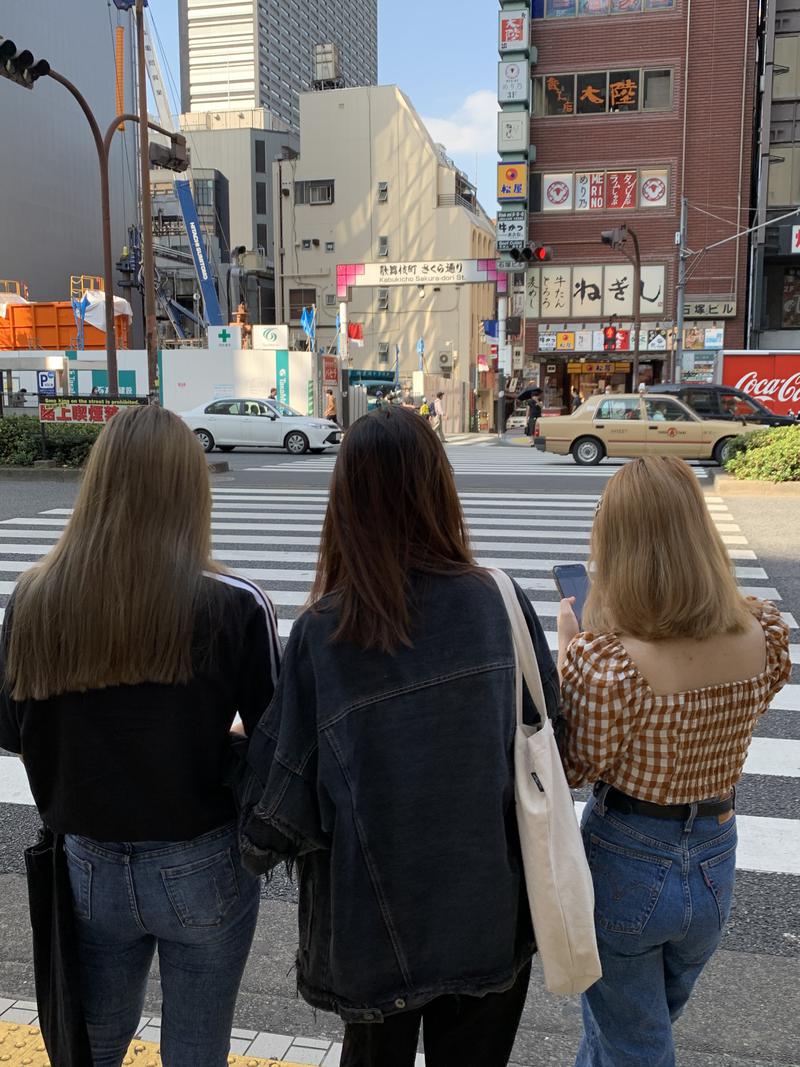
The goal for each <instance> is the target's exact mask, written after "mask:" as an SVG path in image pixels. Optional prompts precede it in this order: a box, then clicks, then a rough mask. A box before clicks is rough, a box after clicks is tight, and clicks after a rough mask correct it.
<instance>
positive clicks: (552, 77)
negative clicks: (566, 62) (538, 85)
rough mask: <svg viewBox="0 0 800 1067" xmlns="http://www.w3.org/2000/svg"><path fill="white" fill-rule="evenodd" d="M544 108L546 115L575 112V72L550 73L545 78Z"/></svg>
mask: <svg viewBox="0 0 800 1067" xmlns="http://www.w3.org/2000/svg"><path fill="white" fill-rule="evenodd" d="M544 108H545V114H546V115H572V114H574V112H575V75H574V74H549V75H548V76H547V77H546V78H545V79H544Z"/></svg>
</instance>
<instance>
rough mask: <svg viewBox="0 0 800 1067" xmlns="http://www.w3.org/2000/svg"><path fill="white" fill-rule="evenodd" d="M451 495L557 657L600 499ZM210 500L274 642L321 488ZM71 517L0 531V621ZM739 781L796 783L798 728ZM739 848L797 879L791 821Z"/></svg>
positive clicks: (756, 819)
mask: <svg viewBox="0 0 800 1067" xmlns="http://www.w3.org/2000/svg"><path fill="white" fill-rule="evenodd" d="M508 451H511V450H508ZM526 458H527V457H526ZM298 462H299V461H298ZM331 462H332V458H331ZM496 464H497V461H496V460H495V465H496ZM537 473H538V471H537ZM560 473H561V474H563V473H564V471H563V470H561V471H560ZM610 473H613V469H611V471H610ZM460 495H461V500H462V504H463V506H464V510H465V514H466V517H467V521H468V523H469V526H470V532H471V535H472V539H473V548H474V550H475V552H476V555H477V558H478V561H479V562H480V563H481V564H482V565H484V566H496V567H500V568H503V569H506V570H508V571H509V572H510V573H511V574H512V575H513V576H514V578H515V579H516V580H517V581H518V582H519V584H520V586H521V587H522V588H523V589H524V590H525V591H526V593H528V595H529V597H530V598H531V603H532V605H533V607H534V608H535V610H536V612H537V613H538V615H539V616H540V618H541V621H542V626H543V628H544V631H545V634H546V637H547V640H548V644H549V645H550V648H551V649H553V650H554V651H555V649H556V647H557V635H556V614H557V611H558V594H557V592H556V587H555V583H554V582H553V579H552V576H551V573H550V572H551V569H552V567H553V566H554V565H555V564H557V563H563V562H565V561H575V562H583V561H585V560H586V556H587V552H588V544H589V531H590V529H591V523H592V519H593V516H594V510H595V508H596V506H597V502H598V500H599V494H598V493H581V494H574V495H572V494H568V493H564V492H559V493H553V494H549V493H525V492H522V493H512V492H508V493H486V492H480V491H475V490H470V491H468V492H463V493H461V494H460ZM213 497H214V512H213V517H212V539H213V546H214V555H215V557H216V558H217V559H218V560H219V561H220V562H222V563H224V564H226V565H228V566H230V567H232V568H233V569H234V570H236V571H237V572H238V573H239V574H241V575H242V576H243V577H246V578H250V579H251V580H253V581H255V582H257V583H258V584H259V585H261V586H262V587H263V588H264V589H265V590H266V591H267V592H268V593H269V594H270V596H271V597H272V600H273V603H274V604H275V607H276V610H277V613H278V617H279V629H280V633H281V636H282V637H284V638H285V637H288V636H289V633H290V632H291V628H292V625H293V623H294V619H295V618H296V617H297V615H298V614H299V613H300V612H301V611H302V610H303V607H304V605H305V604H306V603H307V600H308V596H309V590H310V587H311V583H312V581H313V578H314V567H315V564H316V558H317V549H318V545H319V537H320V530H321V525H322V520H323V516H324V513H325V507H326V505H327V499H328V492H327V490H326V489H272V488H263V487H256V488H252V489H250V488H242V487H229V486H219V487H216V488H215V489H214V491H213ZM706 499H707V504H708V508H709V512H710V514H711V516H712V518H713V521H714V522H715V524H716V526H717V529H718V530H719V532H720V535H721V536H722V538H723V540H724V541H725V542H726V544H727V546H728V551H729V554H730V555H731V557H732V559H733V560H734V566H735V572H736V576H737V579H738V581H739V583H740V588H741V589H742V592H743V593H745V594H746V595H752V596H762V597H765V598H767V599H771V600H774V601H778V602H780V599H781V597H780V590H779V589H778V588H776V586H775V585H773V584H771V583H770V582H769V576H768V572H767V570H766V569H765V568H764V567H762V566H761V565H760V562H759V561H758V560H757V559H756V555H755V553H754V552H753V551H752V550H751V549H749V548H748V547H747V540H746V537H745V536H744V535H743V534H742V532H741V530H740V528H739V526H738V525H737V524H736V522H735V521H734V519H733V517H732V516H731V514H730V512H729V510H728V506H727V504H726V503H725V502H724V501H723V500H722V499H721V498H720V497H716V496H714V495H709V496H708V497H707V498H706ZM70 514H71V512H70V509H68V508H52V509H49V510H47V511H44V512H41V513H40V514H38V515H32V516H19V517H14V518H11V519H6V520H3V521H2V522H0V618H1V617H2V614H3V611H4V607H5V604H6V603H7V600H8V597H9V596H10V595H11V593H12V591H13V587H14V583H15V581H16V579H17V578H18V576H19V575H20V574H21V573H23V572H24V571H25V570H27V569H28V567H30V566H31V565H32V564H34V563H35V562H36V561H37V559H39V558H41V556H42V555H43V554H44V553H46V552H47V551H48V550H49V548H50V547H51V546H52V545H53V544H54V543H55V541H56V540H57V539H58V537H59V536H60V534H61V531H62V530H63V528H64V526H65V524H66V523H67V522H68V521H69V518H70ZM784 618H785V619H786V621H787V623H788V624H789V625H790V626H791V627H792V629H793V638H792V646H791V655H792V662H793V663H795V664H797V665H800V642H798V640H797V636H798V635H797V628H798V627H797V621H796V619H795V618H794V616H793V615H792V614H790V613H788V612H787V613H784ZM773 710H775V711H776V712H789V713H800V685H798V684H792V685H789V686H787V687H786V688H785V689H784V690H783V691H782V692H781V693H780V694H779V695H778V697H777V698H776V700H775V701H774V703H773ZM765 721H766V722H768V719H767V720H765ZM745 772H746V773H747V774H749V775H759V776H763V777H764V778H766V779H770V778H775V777H780V778H782V779H798V778H800V729H799V730H798V739H783V738H770V737H762V736H759V737H756V738H755V739H754V741H753V744H752V747H751V749H750V753H749V755H748V758H747V764H746V768H745ZM0 803H5V804H30V803H31V798H30V793H29V791H28V787H27V780H26V779H25V775H24V769H23V768H22V766H21V764H20V763H19V762H18V761H16V760H12V759H11V758H10V757H0ZM740 841H741V844H740V849H739V866H740V867H742V868H744V869H747V870H755V871H770V872H780V873H782V874H793V875H800V819H784V818H765V817H761V816H756V815H748V814H747V812H746V811H745V812H744V813H743V814H742V815H741V817H740Z"/></svg>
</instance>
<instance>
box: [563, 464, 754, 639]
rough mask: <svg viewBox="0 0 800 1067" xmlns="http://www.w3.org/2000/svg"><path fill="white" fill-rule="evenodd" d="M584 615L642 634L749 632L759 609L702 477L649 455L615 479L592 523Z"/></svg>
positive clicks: (610, 629) (604, 628)
mask: <svg viewBox="0 0 800 1067" xmlns="http://www.w3.org/2000/svg"><path fill="white" fill-rule="evenodd" d="M589 559H590V569H591V572H592V582H591V587H590V591H589V596H588V598H587V601H586V607H585V610H584V613H583V625H584V628H585V629H587V630H591V631H592V632H594V633H626V634H630V635H631V636H633V637H638V638H640V639H642V640H645V641H657V640H662V639H664V638H676V637H683V638H686V637H690V638H697V639H702V638H705V637H711V636H713V635H715V634H724V633H743V632H744V631H745V630H746V629H747V627H748V626H749V625H750V620H751V618H752V614H751V612H750V610H749V608H748V605H747V602H746V601H745V599H744V597H743V596H742V595H741V593H740V592H739V589H738V587H737V585H736V579H735V578H734V572H733V567H732V565H731V562H730V560H729V558H728V553H727V551H726V549H725V546H724V544H723V543H722V538H721V537H720V535H719V533H718V532H717V529H716V527H715V526H714V523H713V521H712V518H711V515H710V514H709V511H708V508H707V507H706V502H705V499H704V498H703V494H702V492H701V490H700V486H699V484H698V481H697V478H696V477H695V475H694V473H693V472H692V470H691V468H690V467H689V466H688V464H686V463H684V461H683V460H681V459H677V458H675V457H656V456H648V457H645V458H642V459H636V460H634V461H633V462H631V463H628V464H626V465H625V466H624V467H622V468H621V469H620V470H619V471H618V472H617V473H616V474H615V475H614V476H613V478H611V479H610V481H609V483H608V485H607V487H606V490H605V492H604V493H603V497H602V501H601V503H600V505H599V507H598V511H597V515H596V517H595V521H594V527H593V529H592V539H591V549H590V555H589Z"/></svg>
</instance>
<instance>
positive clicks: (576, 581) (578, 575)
mask: <svg viewBox="0 0 800 1067" xmlns="http://www.w3.org/2000/svg"><path fill="white" fill-rule="evenodd" d="M553 578H554V579H555V583H556V587H557V589H558V591H559V593H560V594H561V597H562V599H570V598H573V602H572V610H573V611H574V613H575V618H576V619H577V620H578V629H579V630H580V628H581V625H582V615H583V608H584V605H585V604H586V597H587V594H588V592H589V575H588V574H587V572H586V568H585V567H584V565H583V564H582V563H570V564H565V565H560V566H557V567H553Z"/></svg>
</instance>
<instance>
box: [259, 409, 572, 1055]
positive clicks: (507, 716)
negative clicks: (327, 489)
mask: <svg viewBox="0 0 800 1067" xmlns="http://www.w3.org/2000/svg"><path fill="white" fill-rule="evenodd" d="M518 596H519V599H520V603H521V604H522V607H523V610H524V611H525V615H526V618H527V620H528V625H529V627H530V631H531V635H532V637H533V640H534V644H535V647H536V652H537V658H538V661H539V666H540V671H541V674H542V679H543V685H544V692H545V694H546V702H547V707H546V708H539V709H536V708H534V707H533V705H532V704H531V702H530V700H528V702H527V708H526V717H527V719H528V720H529V721H531V722H535V721H537V720H536V716H537V714H538V713H542V714H549V715H551V716H555V715H556V714H557V711H558V683H557V677H556V673H555V667H554V664H553V661H552V658H551V656H550V652H549V650H548V646H547V643H546V640H545V638H544V634H543V632H542V629H541V626H540V624H539V622H538V620H537V618H536V616H535V614H534V613H533V610H532V608H531V605H530V603H529V601H528V599H527V598H526V597H525V595H524V594H523V593H522V592H520V591H518ZM514 677H515V670H514V653H513V645H512V640H511V633H510V627H509V623H508V619H507V616H506V613H505V610H504V607H503V602H502V599H501V597H500V594H499V592H498V590H497V587H496V586H495V584H494V582H493V581H492V580H491V578H490V577H489V576H488V575H486V574H484V573H483V572H481V571H480V569H479V568H478V567H477V565H476V563H475V561H474V559H473V557H472V554H471V552H470V550H469V547H468V543H467V533H466V529H465V524H464V518H463V515H462V512H461V507H460V504H459V500H458V495H457V492H456V487H455V484H454V481H453V476H452V472H451V470H450V467H449V464H448V462H447V457H446V455H445V452H444V449H443V448H442V446H441V444H440V443H439V441H438V440H437V438H436V435H435V434H434V432H433V431H432V430H431V428H430V426H429V425H428V424H427V423H426V422H425V421H424V420H422V419H419V418H417V416H416V414H415V413H414V412H413V411H407V410H405V409H403V408H401V407H389V408H387V409H384V410H381V411H377V412H373V413H372V414H370V415H368V416H365V417H364V418H362V419H360V420H359V421H358V422H357V423H356V424H355V425H354V426H353V427H352V428H351V429H350V430H349V431H348V433H347V435H346V436H345V440H344V444H343V446H342V451H341V454H340V456H339V459H338V462H337V464H336V468H335V470H334V475H333V482H332V485H331V494H330V503H329V507H328V512H327V515H326V519H325V524H324V528H323V533H322V544H321V549H320V561H319V569H318V574H317V580H316V585H315V588H314V591H313V594H312V606H311V608H310V610H308V611H307V612H306V613H305V614H304V615H303V616H301V618H300V619H299V620H298V621H297V623H296V624H295V626H294V628H293V630H292V635H291V638H290V640H289V643H288V646H287V648H286V654H285V658H284V666H283V672H282V674H281V679H280V682H279V685H278V689H277V691H276V694H275V698H274V700H273V703H272V705H271V707H270V708H269V710H268V711H267V713H266V714H265V716H264V717H263V719H262V720H261V722H260V724H259V726H258V728H257V729H256V731H255V734H254V736H253V738H252V741H251V745H250V750H249V755H248V763H249V766H250V768H251V775H250V778H249V781H247V782H246V783H245V785H244V788H243V794H244V795H243V800H244V814H243V827H244V833H243V845H242V847H243V854H244V857H245V863H247V864H248V865H250V866H251V867H252V869H254V870H257V871H264V872H269V871H270V870H271V869H272V868H273V867H275V866H276V865H277V864H279V863H281V862H285V863H288V864H290V865H291V864H293V863H294V862H295V861H296V862H297V865H298V868H299V873H300V910H299V925H300V944H299V952H298V957H297V965H298V985H299V989H300V992H301V994H302V995H303V997H304V998H305V999H306V1000H307V1001H308V1002H309V1003H310V1004H312V1005H314V1006H315V1007H319V1008H323V1009H325V1010H328V1011H335V1012H338V1013H339V1014H340V1015H341V1017H342V1018H343V1019H344V1020H345V1022H346V1023H347V1026H346V1030H345V1039H344V1051H343V1054H342V1065H343V1067H373V1065H374V1067H378V1065H379V1067H406V1065H408V1067H411V1065H413V1063H414V1060H415V1054H416V1050H417V1043H418V1040H419V1031H420V1025H421V1024H422V1025H423V1030H424V1043H425V1054H426V1062H427V1064H428V1067H449V1065H454V1064H458V1065H459V1067H467V1065H470V1064H481V1065H482V1067H503V1065H505V1064H506V1063H507V1062H508V1059H509V1056H510V1054H511V1050H512V1046H513V1044H514V1037H515V1034H516V1031H517V1027H518V1024H519V1018H520V1014H521V1011H522V1007H523V1004H524V1000H525V994H526V990H527V985H528V979H529V975H530V960H531V956H532V954H533V952H534V950H535V946H534V942H533V934H532V930H531V923H530V915H529V911H528V905H527V902H526V899H525V886H524V880H523V873H522V865H521V856H520V849H519V841H518V837H517V828H516V819H515V811H514V779H513V753H512V744H513V738H514V731H515V696H514V693H515V689H514Z"/></svg>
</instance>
